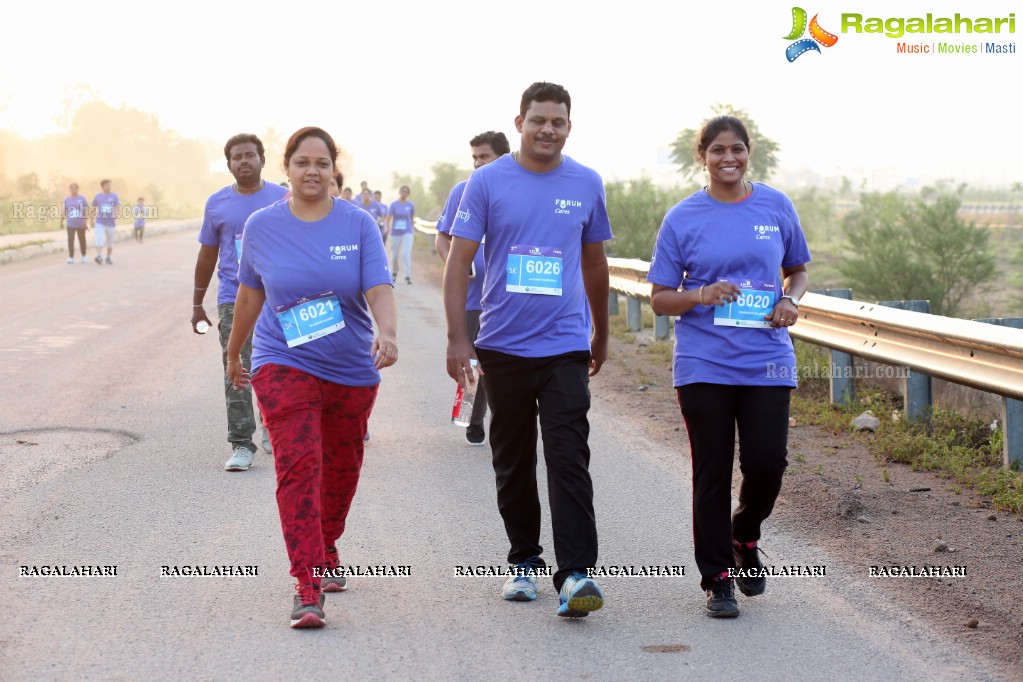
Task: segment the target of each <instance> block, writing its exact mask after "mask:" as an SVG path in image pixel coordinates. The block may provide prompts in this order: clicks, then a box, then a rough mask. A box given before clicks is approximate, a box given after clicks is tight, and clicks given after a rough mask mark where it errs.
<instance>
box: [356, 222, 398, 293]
mask: <svg viewBox="0 0 1023 682" xmlns="http://www.w3.org/2000/svg"><path fill="white" fill-rule="evenodd" d="M367 215H368V214H367ZM371 219H372V217H371ZM361 232H362V246H361V248H360V249H359V256H360V257H361V258H362V291H363V292H367V291H369V290H370V289H372V288H373V287H375V286H380V285H381V284H388V285H392V286H393V284H394V281H393V280H392V279H391V266H390V264H389V263H388V260H387V250H386V249H385V248H384V239H383V237H382V236H381V235H380V230H379V229H378V228H377V226H376V223H375V222H370V221H363V222H362V229H361Z"/></svg>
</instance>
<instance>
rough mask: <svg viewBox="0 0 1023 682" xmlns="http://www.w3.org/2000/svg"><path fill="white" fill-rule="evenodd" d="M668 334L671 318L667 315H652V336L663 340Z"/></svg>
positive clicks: (669, 334)
mask: <svg viewBox="0 0 1023 682" xmlns="http://www.w3.org/2000/svg"><path fill="white" fill-rule="evenodd" d="M669 336H671V318H670V317H668V316H667V315H657V316H656V317H654V338H655V339H657V340H658V341H664V340H665V339H666V338H668V337H669Z"/></svg>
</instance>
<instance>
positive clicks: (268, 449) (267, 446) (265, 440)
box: [263, 429, 274, 456]
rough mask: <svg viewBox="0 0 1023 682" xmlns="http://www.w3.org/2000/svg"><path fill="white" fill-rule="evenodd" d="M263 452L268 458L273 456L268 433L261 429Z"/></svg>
mask: <svg viewBox="0 0 1023 682" xmlns="http://www.w3.org/2000/svg"><path fill="white" fill-rule="evenodd" d="M263 450H264V451H265V452H266V454H268V455H270V456H273V454H274V449H273V446H271V445H270V432H269V431H267V430H266V429H263Z"/></svg>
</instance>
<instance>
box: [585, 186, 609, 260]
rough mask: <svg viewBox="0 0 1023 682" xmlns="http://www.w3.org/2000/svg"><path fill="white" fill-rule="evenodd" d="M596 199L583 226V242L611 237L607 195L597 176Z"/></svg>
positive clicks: (600, 240)
mask: <svg viewBox="0 0 1023 682" xmlns="http://www.w3.org/2000/svg"><path fill="white" fill-rule="evenodd" d="M595 194H596V200H595V201H594V202H593V209H592V210H591V211H590V215H589V220H587V221H586V225H585V226H584V227H583V239H582V241H583V243H584V244H591V243H594V242H606V241H607V240H609V239H611V219H610V218H608V215H607V196H606V194H605V193H604V183H603V181H601V179H600V178H599V177H598V178H597V191H596V192H595Z"/></svg>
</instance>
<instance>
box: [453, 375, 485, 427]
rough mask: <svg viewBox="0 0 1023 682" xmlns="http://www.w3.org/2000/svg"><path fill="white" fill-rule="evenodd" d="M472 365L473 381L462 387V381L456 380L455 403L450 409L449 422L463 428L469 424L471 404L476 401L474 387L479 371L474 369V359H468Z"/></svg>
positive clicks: (477, 382)
mask: <svg viewBox="0 0 1023 682" xmlns="http://www.w3.org/2000/svg"><path fill="white" fill-rule="evenodd" d="M469 363H470V365H471V366H472V373H473V378H474V379H475V381H473V382H472V383H471V384H469V387H468V388H463V387H462V382H458V389H457V390H456V391H455V404H454V405H453V406H452V409H451V423H452V424H454V425H455V426H461V427H462V428H465V427H467V426H469V420H470V419H471V418H472V406H473V403H474V402H475V401H476V387H477V386H479V381H480V378H479V373H478V372H477V371H476V361H475V360H470V361H469Z"/></svg>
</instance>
